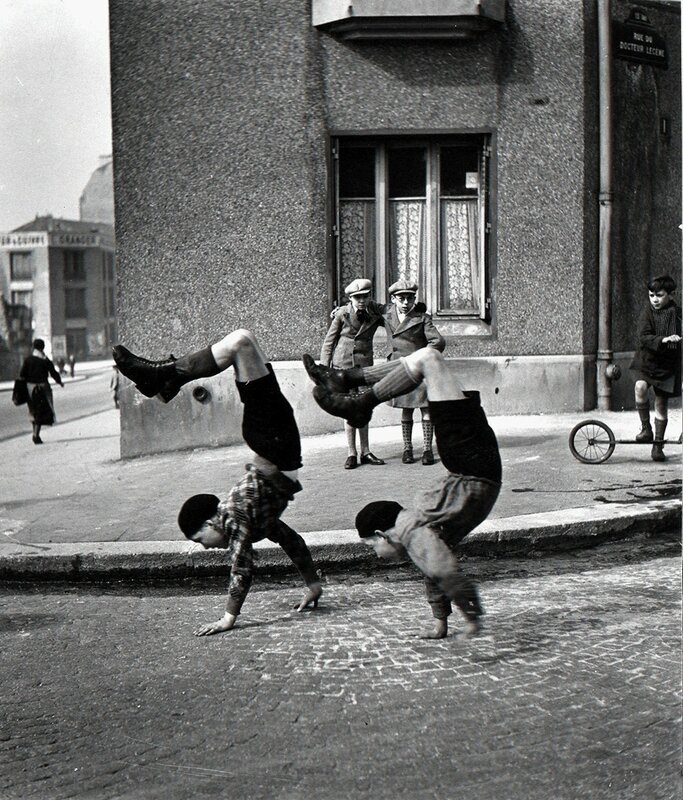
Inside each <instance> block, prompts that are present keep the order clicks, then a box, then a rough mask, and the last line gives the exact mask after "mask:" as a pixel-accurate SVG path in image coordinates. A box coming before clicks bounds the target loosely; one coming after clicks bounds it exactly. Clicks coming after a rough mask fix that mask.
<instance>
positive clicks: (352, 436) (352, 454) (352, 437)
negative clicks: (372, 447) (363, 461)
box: [344, 422, 358, 469]
mask: <svg viewBox="0 0 683 800" xmlns="http://www.w3.org/2000/svg"><path fill="white" fill-rule="evenodd" d="M344 432H345V433H346V455H347V458H346V461H345V462H344V469H355V468H356V467H357V466H358V450H357V449H356V429H355V428H354V427H353V425H349V423H348V422H344Z"/></svg>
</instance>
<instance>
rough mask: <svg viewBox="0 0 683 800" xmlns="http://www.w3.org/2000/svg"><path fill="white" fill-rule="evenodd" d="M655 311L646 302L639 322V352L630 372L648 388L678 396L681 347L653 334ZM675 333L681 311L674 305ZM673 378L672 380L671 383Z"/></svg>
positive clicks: (678, 332) (677, 328)
mask: <svg viewBox="0 0 683 800" xmlns="http://www.w3.org/2000/svg"><path fill="white" fill-rule="evenodd" d="M654 314H655V312H654V311H653V309H652V306H651V305H650V304H649V303H648V304H647V306H646V307H645V308H644V309H643V312H642V314H641V316H640V320H639V321H638V349H637V350H636V354H635V356H634V358H633V361H632V362H631V369H632V370H633V371H634V372H636V373H639V374H640V375H642V377H643V379H644V380H646V381H647V382H648V383H649V384H650V385H652V386H657V387H659V388H661V389H664V390H665V391H667V392H672V393H674V394H678V392H679V391H680V386H681V347H680V345H674V346H671V344H670V343H669V342H667V343H666V344H663V343H662V339H663V338H664V337H663V336H658V335H657V334H656V333H655V317H654ZM676 333H677V334H678V335H679V336H680V335H681V309H680V306H676ZM672 378H673V381H672V380H671V379H672Z"/></svg>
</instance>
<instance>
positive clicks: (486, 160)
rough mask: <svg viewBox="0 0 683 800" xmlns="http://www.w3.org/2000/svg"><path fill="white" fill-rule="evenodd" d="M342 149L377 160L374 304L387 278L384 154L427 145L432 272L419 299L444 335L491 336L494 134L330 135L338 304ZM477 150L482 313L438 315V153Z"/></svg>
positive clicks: (334, 296) (333, 283) (339, 297)
mask: <svg viewBox="0 0 683 800" xmlns="http://www.w3.org/2000/svg"><path fill="white" fill-rule="evenodd" d="M341 140H343V143H344V145H346V146H351V147H353V146H358V147H362V146H368V145H371V146H374V147H376V148H377V152H378V154H379V155H378V156H377V158H376V184H375V185H376V190H375V203H376V214H377V216H378V219H377V221H376V223H375V228H376V235H375V239H376V241H375V253H376V258H375V261H376V263H375V269H374V274H367V275H365V276H364V277H368V278H370V279H372V280H373V285H374V294H375V296H376V297H377V298H378V299H381V298H385V297H386V290H387V285H386V284H387V278H388V272H387V270H388V266H389V265H388V263H387V261H388V236H389V230H388V226H389V216H390V215H389V213H388V201H389V198H388V175H387V174H386V171H387V164H388V158H387V151H388V149H389V146H390V145H392V144H393V145H396V144H397V145H403V146H406V147H409V146H426V148H427V164H426V176H425V177H426V180H425V226H426V228H427V237H426V253H425V263H426V264H432V265H433V266H434V267H435V268H432V269H425V272H424V286H421V299H423V300H424V301H425V302H426V303H427V305H428V307H429V308H430V311H431V313H432V314H433V316H434V318H435V319H438V320H439V327H440V329H442V330H443V332H444V333H445V334H446V335H468V336H477V335H483V336H491V335H493V334H494V327H495V315H494V308H493V303H492V286H493V281H494V275H495V252H496V240H495V225H494V221H495V213H496V207H495V198H496V164H495V152H496V147H495V146H496V131H495V130H494V129H492V128H476V129H473V128H467V129H447V130H444V129H438V130H422V129H420V130H393V129H392V130H384V129H380V130H367V131H349V130H343V129H338V130H333V131H331V132H330V134H329V139H328V152H329V157H330V169H329V170H328V176H329V187H328V202H329V204H330V207H329V215H328V218H329V225H330V232H331V236H330V241H331V246H330V248H329V249H328V256H329V260H330V264H329V266H330V273H329V274H330V276H331V277H330V281H329V285H330V297H331V300H332V301H333V302H335V301H336V303H337V304H340V303H343V302H344V295H343V291H344V287H343V285H342V282H343V281H342V277H341V276H342V269H343V265H342V260H341V226H340V174H339V153H340V141H341ZM468 140H469V143H470V144H474V145H476V147H477V149H478V152H479V160H480V163H479V166H478V168H479V174H480V176H481V186H480V187H479V190H478V195H477V196H478V209H477V213H478V217H479V219H478V226H479V230H480V236H479V243H478V250H479V259H480V264H481V273H482V274H481V280H480V298H479V301H480V311H479V313H478V314H477V315H475V314H471V313H467V312H458V311H457V310H454V309H442V310H439V307H438V300H439V281H440V276H441V262H442V252H441V251H442V246H443V243H442V241H441V194H440V175H439V154H440V151H441V148H442V147H445V146H449V145H450V146H453V145H455V146H466V145H467V143H468Z"/></svg>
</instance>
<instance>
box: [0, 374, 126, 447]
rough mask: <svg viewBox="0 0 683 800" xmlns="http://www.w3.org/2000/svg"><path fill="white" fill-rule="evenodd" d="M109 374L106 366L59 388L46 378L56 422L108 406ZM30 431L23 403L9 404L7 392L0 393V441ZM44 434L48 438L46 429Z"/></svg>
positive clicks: (85, 415)
mask: <svg viewBox="0 0 683 800" xmlns="http://www.w3.org/2000/svg"><path fill="white" fill-rule="evenodd" d="M110 373H111V369H110V368H107V367H102V368H101V369H97V370H95V371H93V372H87V373H85V375H86V377H85V379H84V380H75V381H74V382H73V383H71V382H67V383H66V384H65V386H64V388H63V389H60V387H59V386H57V385H56V384H54V383H52V380H50V383H51V384H52V391H53V394H54V399H55V411H56V412H57V420H58V422H60V423H61V422H69V421H71V420H76V419H80V418H82V417H88V416H90V415H91V414H97V413H98V412H100V411H104V410H105V409H109V408H111V407H112V399H111V395H110V394H109V378H110ZM77 374H78V373H77ZM30 434H31V422H30V420H29V418H28V412H27V410H26V406H19V407H18V408H17V406H15V405H13V404H12V393H11V392H0V442H4V441H7V440H8V439H14V438H16V437H18V436H30ZM46 435H47V436H48V437H49V432H48V431H47V430H46Z"/></svg>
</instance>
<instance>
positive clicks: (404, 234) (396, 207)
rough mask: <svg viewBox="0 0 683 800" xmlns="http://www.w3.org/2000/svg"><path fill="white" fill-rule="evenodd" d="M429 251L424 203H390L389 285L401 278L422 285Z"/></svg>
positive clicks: (403, 201) (419, 201) (396, 201)
mask: <svg viewBox="0 0 683 800" xmlns="http://www.w3.org/2000/svg"><path fill="white" fill-rule="evenodd" d="M426 251H427V231H426V227H425V202H424V200H392V201H391V202H390V203H389V275H388V276H387V286H390V285H391V284H392V283H394V282H395V281H397V280H400V279H405V280H407V281H410V282H411V283H417V284H418V285H419V284H420V276H421V275H423V274H424V273H423V269H424V263H425V254H426Z"/></svg>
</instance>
